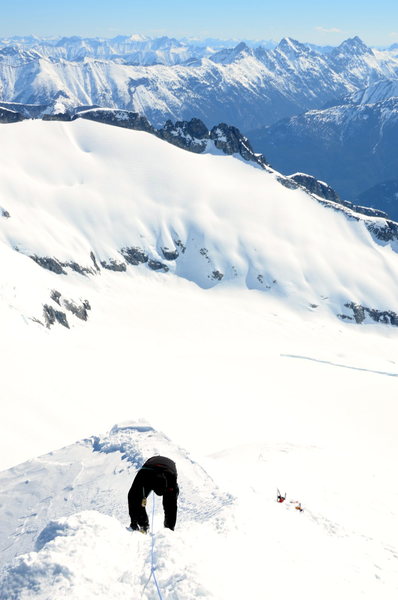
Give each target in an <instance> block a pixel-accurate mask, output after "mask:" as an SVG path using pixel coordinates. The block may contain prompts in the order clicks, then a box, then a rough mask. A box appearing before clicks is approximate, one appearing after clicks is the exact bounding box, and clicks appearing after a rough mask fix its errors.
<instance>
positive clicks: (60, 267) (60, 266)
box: [30, 254, 95, 275]
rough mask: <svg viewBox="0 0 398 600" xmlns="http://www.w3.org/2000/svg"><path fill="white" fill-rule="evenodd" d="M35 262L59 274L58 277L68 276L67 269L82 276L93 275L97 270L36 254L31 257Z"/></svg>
mask: <svg viewBox="0 0 398 600" xmlns="http://www.w3.org/2000/svg"><path fill="white" fill-rule="evenodd" d="M30 258H31V259H32V260H34V261H35V262H36V263H37V264H38V265H40V266H41V267H43V269H47V270H48V271H52V272H53V273H57V275H67V272H66V271H65V267H69V268H70V269H72V271H75V272H76V273H80V275H93V274H94V273H95V270H94V269H92V268H89V267H83V266H82V265H79V264H78V263H76V262H74V261H70V262H60V261H59V260H57V259H56V258H51V257H49V256H37V255H36V254H34V255H33V256H31V257H30Z"/></svg>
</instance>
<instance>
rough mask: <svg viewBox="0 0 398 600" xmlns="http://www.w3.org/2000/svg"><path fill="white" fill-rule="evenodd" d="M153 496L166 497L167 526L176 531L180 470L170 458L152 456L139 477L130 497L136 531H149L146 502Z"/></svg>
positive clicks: (132, 523) (134, 483)
mask: <svg viewBox="0 0 398 600" xmlns="http://www.w3.org/2000/svg"><path fill="white" fill-rule="evenodd" d="M151 492H155V494H157V495H158V496H163V509H164V526H165V527H168V528H169V529H174V527H175V524H176V520H177V497H178V493H179V489H178V485H177V469H176V465H175V463H174V462H173V461H172V460H171V459H170V458H167V457H166V456H152V458H150V459H149V460H147V461H146V463H144V464H143V465H142V467H141V469H140V470H139V471H138V473H137V475H136V476H135V479H134V481H133V484H132V486H131V488H130V491H129V494H128V502H129V514H130V519H131V525H130V526H131V528H132V529H144V530H145V531H147V530H148V529H149V520H148V515H147V512H146V510H145V504H146V502H145V501H146V498H147V497H148V496H149V494H150V493H151ZM143 501H144V502H143Z"/></svg>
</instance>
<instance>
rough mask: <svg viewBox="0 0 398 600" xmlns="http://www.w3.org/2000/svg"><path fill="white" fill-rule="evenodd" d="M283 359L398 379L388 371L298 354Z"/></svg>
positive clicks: (286, 355)
mask: <svg viewBox="0 0 398 600" xmlns="http://www.w3.org/2000/svg"><path fill="white" fill-rule="evenodd" d="M280 356H281V357H282V358H297V359H299V360H311V361H313V362H317V363H320V364H322V365H330V366H331V367H339V368H341V369H351V370H353V371H365V372H367V373H375V374H376V375H386V376H387V377H398V373H388V372H387V371H375V370H373V369H364V368H362V367H354V366H352V365H343V364H339V363H334V362H331V361H329V360H320V359H319V358H313V357H311V356H298V355H296V354H281V355H280Z"/></svg>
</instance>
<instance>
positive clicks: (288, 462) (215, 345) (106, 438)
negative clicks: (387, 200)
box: [0, 120, 398, 600]
mask: <svg viewBox="0 0 398 600" xmlns="http://www.w3.org/2000/svg"><path fill="white" fill-rule="evenodd" d="M0 136H1V140H2V143H3V145H4V147H7V150H8V151H7V154H5V155H4V157H3V161H2V164H1V167H0V168H1V174H0V182H1V183H0V186H1V187H0V215H2V216H0V261H1V266H0V269H1V273H2V278H1V282H0V330H1V333H2V335H1V338H0V354H1V397H2V400H3V403H2V406H3V412H2V421H1V436H0V443H1V451H0V456H1V468H2V469H7V470H5V471H4V472H2V473H1V474H0V490H1V491H0V505H1V509H2V510H1V514H2V516H1V517H0V533H1V536H0V537H1V545H0V551H1V556H2V562H1V564H2V571H1V578H2V579H1V583H2V584H1V586H0V589H1V591H0V597H1V598H2V600H3V598H4V600H5V599H7V600H14V599H15V600H16V599H18V600H27V599H29V600H30V599H32V600H33V599H35V600H37V599H39V598H40V599H41V600H44V598H46V599H47V598H51V599H52V600H61V599H62V598H68V599H72V600H78V599H79V600H80V599H83V598H84V600H88V599H90V598H93V597H94V595H95V596H96V598H100V599H102V598H103V599H104V600H105V598H106V599H108V598H111V597H112V598H118V597H122V596H123V597H124V598H125V597H126V596H128V597H133V598H134V597H135V598H139V597H141V596H143V597H144V598H151V599H154V598H156V597H158V596H157V592H156V588H155V586H154V583H153V580H151V581H150V582H149V583H148V585H147V587H146V588H145V590H144V587H145V585H146V582H147V581H148V578H149V575H150V564H151V544H152V541H154V544H155V546H154V551H155V554H154V560H155V566H156V567H157V569H156V573H157V576H158V579H159V584H160V587H161V590H162V591H163V594H164V597H165V598H168V599H170V600H171V599H176V598H181V599H182V598H183V599H184V600H191V599H193V598H200V597H202V598H215V599H217V600H224V599H225V598H226V597H227V598H231V599H233V600H234V599H235V598H242V597H246V596H250V597H251V598H253V599H256V600H257V599H258V600H261V599H262V598H264V597H268V596H272V597H274V596H276V595H278V596H279V597H281V598H289V597H291V596H292V594H294V595H295V596H296V597H298V598H307V599H308V598H310V599H312V598H313V599H315V598H319V596H320V595H322V597H324V598H335V597H336V596H339V597H350V598H358V599H359V598H369V600H370V599H373V598H375V597H380V598H386V599H390V598H391V599H392V598H395V597H396V594H397V588H398V582H397V576H396V573H397V556H398V551H397V546H396V540H395V537H394V522H395V520H396V516H397V509H396V506H397V505H398V490H397V484H396V481H395V480H394V478H392V477H391V473H394V472H395V471H394V469H395V464H396V460H397V456H398V445H397V444H398V442H397V440H398V436H397V428H396V423H397V416H398V415H397V404H396V389H397V377H398V368H397V358H396V347H397V336H398V329H397V328H396V327H393V326H391V325H385V324H382V323H375V322H374V321H372V320H371V319H370V318H369V315H368V316H367V317H366V319H365V321H364V322H363V323H362V324H361V325H359V324H356V323H355V321H354V320H349V319H345V320H341V319H339V318H338V317H336V313H337V312H341V311H342V310H344V311H345V312H346V313H347V316H349V314H350V311H349V309H348V308H347V307H346V306H344V304H345V303H346V302H347V301H350V300H351V301H355V302H357V303H362V304H364V305H365V306H371V307H372V308H377V309H379V310H393V309H394V308H396V307H395V298H396V297H397V290H396V286H397V283H396V276H395V273H396V269H397V253H396V242H395V241H390V242H381V241H380V240H379V241H378V242H377V241H376V239H375V237H374V236H372V235H371V233H370V232H369V230H368V229H367V227H366V226H365V222H364V221H362V220H358V221H357V220H355V218H356V217H355V214H354V213H350V211H348V212H347V213H346V214H344V213H343V212H336V211H335V210H332V208H330V207H329V208H327V207H325V206H323V205H321V204H320V203H319V201H318V200H319V199H318V200H317V199H316V198H315V197H312V196H310V195H309V194H307V193H305V192H304V191H303V190H302V189H299V188H298V189H288V188H286V187H285V186H284V185H282V184H281V183H280V181H279V180H278V174H277V173H275V172H273V171H272V170H271V171H266V170H262V169H260V168H258V167H256V166H254V165H253V164H250V163H245V162H244V161H243V160H241V159H239V158H237V157H234V156H225V155H221V154H212V153H208V154H200V155H196V154H192V153H188V152H186V151H184V150H182V149H179V148H177V147H175V146H172V145H169V144H167V143H166V142H164V141H162V140H159V139H158V138H155V137H154V136H151V135H150V134H147V133H143V132H136V131H130V130H124V129H121V128H113V127H110V126H106V125H102V124H98V123H94V122H88V121H83V120H78V121H75V122H72V123H59V122H42V121H25V122H22V123H17V124H11V125H5V126H3V127H1V129H0ZM359 216H360V215H359ZM359 216H358V215H357V217H358V218H359ZM364 219H365V217H364ZM370 222H371V223H374V224H375V223H376V224H377V223H379V224H382V223H384V222H385V221H384V220H383V219H375V220H372V219H371V218H370ZM126 249H130V250H134V252H133V253H131V252H130V254H129V252H127V250H126ZM137 249H138V250H137ZM31 257H33V258H31ZM132 257H133V258H134V260H136V259H137V257H139V258H140V260H141V262H140V260H136V262H137V263H138V264H132V262H134V261H132ZM143 257H146V258H145V260H144V258H143ZM128 260H130V262H128ZM112 261H113V262H112ZM131 261H132V262H131ZM150 261H152V262H151V265H152V267H151V266H150ZM158 263H160V265H163V266H159V264H158ZM41 265H42V266H41ZM165 266H167V267H168V270H166V269H165V268H164V267H165ZM154 267H156V268H154ZM233 267H234V268H233ZM113 269H120V270H113ZM57 271H58V272H57ZM215 273H217V275H215ZM220 275H222V277H221V278H220ZM260 275H261V277H260V278H259V276H260ZM44 306H47V308H46V309H45V308H44ZM50 308H51V309H52V311H53V312H51V310H50ZM56 312H57V313H59V314H60V315H61V316H59V315H58V317H59V318H58V319H54V322H53V323H51V319H50V316H51V315H53V316H54V315H55V314H56ZM62 315H63V316H62ZM64 319H66V321H67V324H68V325H69V328H67V327H66V326H63V325H65V321H64ZM46 324H47V325H48V326H46ZM142 417H144V418H146V419H147V420H148V422H149V423H151V425H150V426H149V425H145V424H144V423H141V424H138V425H137V421H138V420H139V419H140V418H142ZM131 420H133V421H134V422H135V423H130V424H127V425H120V426H117V427H115V428H113V429H112V430H111V432H110V433H109V434H106V433H101V432H105V431H107V429H108V427H109V424H110V423H114V422H119V423H121V422H123V421H131ZM161 431H165V432H166V433H167V435H168V436H169V439H168V438H166V437H165V436H164V435H163V434H161V433H159V432H161ZM93 434H96V435H95V436H93ZM89 436H93V437H91V438H90V437H89ZM77 439H78V440H82V441H80V442H78V443H74V441H75V440H77ZM170 440H173V441H172V442H171V441H170ZM180 446H184V447H185V448H187V451H189V454H188V452H187V451H184V450H181V449H180ZM60 447H63V448H62V449H61V450H56V448H60ZM156 452H161V453H164V454H166V455H169V456H171V457H174V458H175V460H176V462H177V466H178V469H179V472H180V480H181V484H182V485H181V501H180V512H179V519H178V527H177V529H176V531H175V532H174V533H171V532H168V531H165V530H163V528H162V518H161V506H160V504H159V503H158V502H157V503H156V506H155V509H156V510H155V524H154V529H153V531H154V533H155V537H154V538H153V537H144V536H141V535H139V534H132V533H130V532H128V531H126V529H125V526H126V525H128V517H127V512H126V493H127V491H128V488H129V485H130V482H131V480H132V477H133V476H134V473H135V470H136V468H137V467H138V466H140V464H141V462H142V461H143V460H144V459H145V458H147V457H148V456H149V455H150V454H153V453H156ZM33 456H39V458H38V459H32V457H33ZM26 461H27V462H26ZM18 463H23V464H18ZM200 465H202V467H203V468H202V467H201V466H200ZM203 469H204V470H203ZM277 487H279V488H280V489H281V491H282V492H285V490H286V491H287V493H288V500H298V501H300V502H301V503H302V505H303V507H304V509H305V510H304V512H302V513H300V512H299V511H297V510H296V509H295V508H294V504H289V503H286V504H285V505H279V504H277V503H276V502H275V492H276V488H277ZM149 509H151V507H150V506H149ZM21 553H22V555H21ZM26 553H27V554H26ZM15 555H18V556H19V557H16V558H13V557H15ZM10 560H11V561H12V562H11V563H10V562H9V561H10Z"/></svg>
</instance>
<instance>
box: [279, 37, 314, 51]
mask: <svg viewBox="0 0 398 600" xmlns="http://www.w3.org/2000/svg"><path fill="white" fill-rule="evenodd" d="M275 50H277V51H280V52H283V53H284V54H290V55H292V54H296V55H297V54H303V53H304V54H310V53H311V49H310V48H308V46H306V45H305V44H302V43H301V42H299V41H298V40H295V39H293V38H291V37H284V38H282V39H281V41H280V42H279V44H278V45H277V46H276V48H275Z"/></svg>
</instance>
